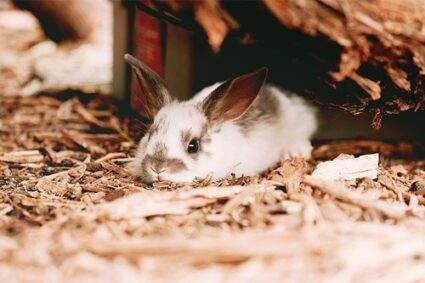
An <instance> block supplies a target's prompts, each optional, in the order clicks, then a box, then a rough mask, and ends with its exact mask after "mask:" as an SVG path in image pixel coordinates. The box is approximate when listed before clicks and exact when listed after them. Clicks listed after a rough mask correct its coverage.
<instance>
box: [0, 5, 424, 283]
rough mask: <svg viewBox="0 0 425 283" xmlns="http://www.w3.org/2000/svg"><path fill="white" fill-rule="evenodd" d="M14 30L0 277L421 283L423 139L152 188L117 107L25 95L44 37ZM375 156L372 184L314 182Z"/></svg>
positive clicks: (134, 135) (319, 150)
mask: <svg viewBox="0 0 425 283" xmlns="http://www.w3.org/2000/svg"><path fill="white" fill-rule="evenodd" d="M1 3H2V1H1V0H0V4H1ZM0 12H1V11H0ZM13 13H15V12H13ZM15 17H16V15H15V16H14V17H12V18H15ZM0 18H3V19H4V17H0ZM11 23H13V21H5V20H4V21H3V22H1V21H0V26H1V25H5V26H9V28H17V29H20V30H21V32H8V29H6V28H2V29H0V63H1V64H0V282H163V281H173V282H188V281H190V282H192V281H194V282H196V281H199V282H241V281H243V282H261V281H266V280H267V282H282V281H283V280H285V281H286V282H305V281H313V282H325V281H326V282H328V281H331V280H332V281H334V282H364V281H375V282H394V281H400V282H420V281H421V280H423V279H424V278H425V269H424V268H423V266H424V264H425V237H424V236H425V197H424V194H425V188H424V185H423V181H424V179H425V171H424V169H425V158H424V155H423V153H424V151H423V144H420V143H411V142H396V143H390V142H382V141H366V140H355V141H333V142H320V143H317V144H316V145H315V149H314V154H313V156H314V157H313V159H312V160H308V161H306V160H303V159H290V160H285V161H282V163H281V164H280V165H279V166H278V167H276V168H274V169H272V170H270V171H269V172H266V173H265V174H263V175H262V176H256V177H243V178H236V177H235V178H231V179H229V180H222V181H220V182H214V183H213V182H210V181H209V180H202V181H198V182H195V183H192V184H172V183H169V182H160V183H155V184H154V185H153V186H147V185H145V184H144V183H142V182H140V181H139V180H137V179H136V178H134V177H131V176H129V175H128V173H127V170H126V165H127V164H128V162H129V161H131V160H132V156H133V155H132V151H133V150H134V148H135V144H136V141H137V140H138V138H139V137H140V134H141V133H143V131H144V128H143V126H142V124H141V123H139V122H137V120H135V119H133V118H131V117H128V116H126V115H125V114H124V113H125V112H124V111H122V110H120V109H119V108H118V107H117V104H116V103H115V102H114V101H112V100H111V99H110V98H107V97H102V96H95V95H88V94H82V93H79V92H77V91H73V92H67V93H65V92H62V93H60V94H55V93H52V94H50V95H38V96H28V97H23V96H22V94H23V93H22V87H23V86H28V85H27V82H29V81H31V79H33V78H34V77H36V76H35V75H34V74H33V73H31V72H32V70H33V68H32V67H29V66H31V64H33V63H34V62H35V61H36V59H34V58H35V57H31V56H32V55H31V54H33V55H34V52H35V51H37V50H38V51H37V52H35V53H36V54H38V55H39V56H42V55H40V54H39V53H38V52H39V51H40V48H36V50H34V49H29V48H31V47H33V46H36V45H35V44H36V43H37V42H40V40H44V39H40V38H39V37H40V36H41V37H42V35H40V34H39V33H38V32H37V33H34V32H33V31H32V29H31V28H28V27H27V26H25V25H24V24H23V23H26V22H25V21H23V22H22V21H17V22H15V23H16V25H12V27H11ZM18 23H19V24H18ZM29 25H31V23H29ZM24 31H25V32H24ZM11 38H12V39H13V40H16V42H15V43H14V44H12V45H11V44H8V42H9V43H10V42H11V41H10V40H11ZM14 46H15V48H14ZM16 46H19V48H16ZM43 46H46V45H43ZM41 49H43V48H41ZM28 50H32V51H31V52H33V53H31V52H30V51H28ZM20 52H26V53H25V54H30V55H31V56H30V55H28V56H23V55H22V54H24V53H22V54H21V53H20ZM21 55H22V56H21ZM14 60H20V61H19V62H20V63H19V64H17V63H16V62H17V61H14ZM25 93H26V94H28V93H27V92H25ZM373 152H379V153H380V163H379V164H380V165H379V173H378V178H377V179H375V180H372V179H369V178H362V179H358V180H357V181H345V182H329V181H322V180H319V179H317V178H313V177H311V175H310V174H311V172H312V171H313V170H314V168H315V167H316V165H317V163H318V162H319V161H321V160H330V159H333V158H335V157H336V156H338V155H339V154H340V153H345V154H354V155H360V154H366V153H373Z"/></svg>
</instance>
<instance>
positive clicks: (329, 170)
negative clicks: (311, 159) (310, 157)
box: [311, 153, 379, 180]
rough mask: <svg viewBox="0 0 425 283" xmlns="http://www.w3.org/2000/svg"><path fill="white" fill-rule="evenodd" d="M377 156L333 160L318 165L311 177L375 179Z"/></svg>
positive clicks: (369, 155) (376, 154)
mask: <svg viewBox="0 0 425 283" xmlns="http://www.w3.org/2000/svg"><path fill="white" fill-rule="evenodd" d="M378 162H379V154H378V153H375V154H368V155H362V156H359V157H357V158H345V159H334V160H332V161H326V162H322V163H319V164H318V165H317V167H316V169H315V170H314V171H313V173H312V174H311V176H313V177H315V178H320V179H323V180H337V179H342V180H355V179H357V178H366V177H367V178H371V179H376V178H377V175H378Z"/></svg>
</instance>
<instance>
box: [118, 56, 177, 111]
mask: <svg viewBox="0 0 425 283" xmlns="http://www.w3.org/2000/svg"><path fill="white" fill-rule="evenodd" d="M124 60H125V61H126V62H127V63H128V64H130V66H131V69H132V70H133V72H134V74H135V75H136V77H137V80H138V82H139V84H140V87H141V88H142V92H143V94H144V95H145V98H146V103H147V109H146V111H145V112H146V113H145V114H147V115H148V117H149V118H153V117H155V115H156V113H157V112H158V111H159V109H161V108H162V107H163V106H165V105H167V104H169V103H171V102H172V101H173V99H172V97H171V95H170V93H169V91H168V89H167V87H166V85H165V83H164V80H163V79H162V78H161V77H160V76H159V75H158V74H157V73H155V72H154V71H153V70H152V69H151V68H149V67H148V66H146V65H145V64H143V63H142V62H140V61H139V60H137V59H136V58H135V57H133V56H131V55H130V54H125V55H124Z"/></svg>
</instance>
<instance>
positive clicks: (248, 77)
mask: <svg viewBox="0 0 425 283" xmlns="http://www.w3.org/2000/svg"><path fill="white" fill-rule="evenodd" d="M266 77H267V68H266V67H262V68H260V69H258V70H256V71H255V72H252V73H249V74H245V75H242V76H239V77H237V78H235V79H232V80H228V81H226V82H225V83H223V84H222V85H220V86H219V87H218V88H216V89H215V90H214V91H213V92H212V93H211V94H210V95H208V97H206V98H205V99H204V101H203V102H202V109H203V111H204V113H205V115H206V116H207V118H208V120H210V121H212V122H223V121H228V120H233V119H236V118H238V117H240V116H241V115H242V114H244V113H245V112H246V111H247V110H248V108H249V106H250V105H251V104H252V102H253V101H254V99H255V98H256V97H257V95H258V93H259V92H260V90H261V87H262V86H263V84H264V82H265V80H266Z"/></svg>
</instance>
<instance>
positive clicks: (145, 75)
mask: <svg viewBox="0 0 425 283" xmlns="http://www.w3.org/2000/svg"><path fill="white" fill-rule="evenodd" d="M125 60H126V61H127V62H128V63H129V64H130V65H131V67H132V69H133V71H134V73H135V75H136V77H137V79H138V82H139V84H140V86H141V88H142V91H143V93H144V95H145V101H146V104H147V108H148V109H147V111H145V112H146V113H145V114H146V115H147V116H148V118H150V120H151V121H152V123H151V125H150V126H149V129H148V131H147V133H146V134H145V136H144V137H143V138H142V139H141V141H140V143H139V146H138V149H137V153H136V158H135V160H134V161H133V162H132V164H131V171H132V173H133V174H134V175H136V176H141V177H142V179H143V180H144V181H145V182H148V183H151V182H154V181H160V180H170V181H175V182H190V181H193V179H194V178H195V177H200V178H204V177H206V176H207V175H208V174H209V173H210V172H214V170H215V168H212V164H211V162H210V160H211V159H212V158H214V156H215V154H217V152H218V151H220V148H216V147H217V144H215V143H214V139H216V138H217V136H219V135H220V134H221V133H220V129H221V128H222V127H223V125H225V124H226V123H229V122H230V123H231V122H232V121H233V120H237V119H238V118H239V117H240V116H242V115H243V114H244V113H245V112H246V111H247V109H248V108H249V106H250V105H251V104H252V102H253V101H254V99H255V98H256V96H257V94H258V93H259V91H260V89H261V87H262V85H263V83H264V81H265V78H266V75H267V69H266V68H261V69H259V70H257V71H255V72H253V73H249V74H246V75H242V76H239V77H237V78H235V79H232V80H228V81H226V82H224V83H223V84H221V85H220V86H218V87H217V88H215V89H214V90H213V91H212V92H211V93H210V94H209V95H207V96H206V97H205V98H202V99H201V100H199V101H197V100H196V99H192V100H189V101H185V102H178V101H176V100H175V99H173V97H172V96H171V95H170V92H169V90H168V89H167V87H166V86H165V83H164V82H163V80H162V79H161V78H160V77H159V76H158V75H157V74H156V73H155V72H154V71H152V70H151V69H149V68H148V67H147V66H146V65H144V64H143V63H141V62H140V61H138V60H137V59H136V58H134V57H132V56H131V55H128V54H127V55H126V56H125ZM228 142H230V143H237V142H238V141H237V140H229V141H228ZM229 173H231V172H229Z"/></svg>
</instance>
